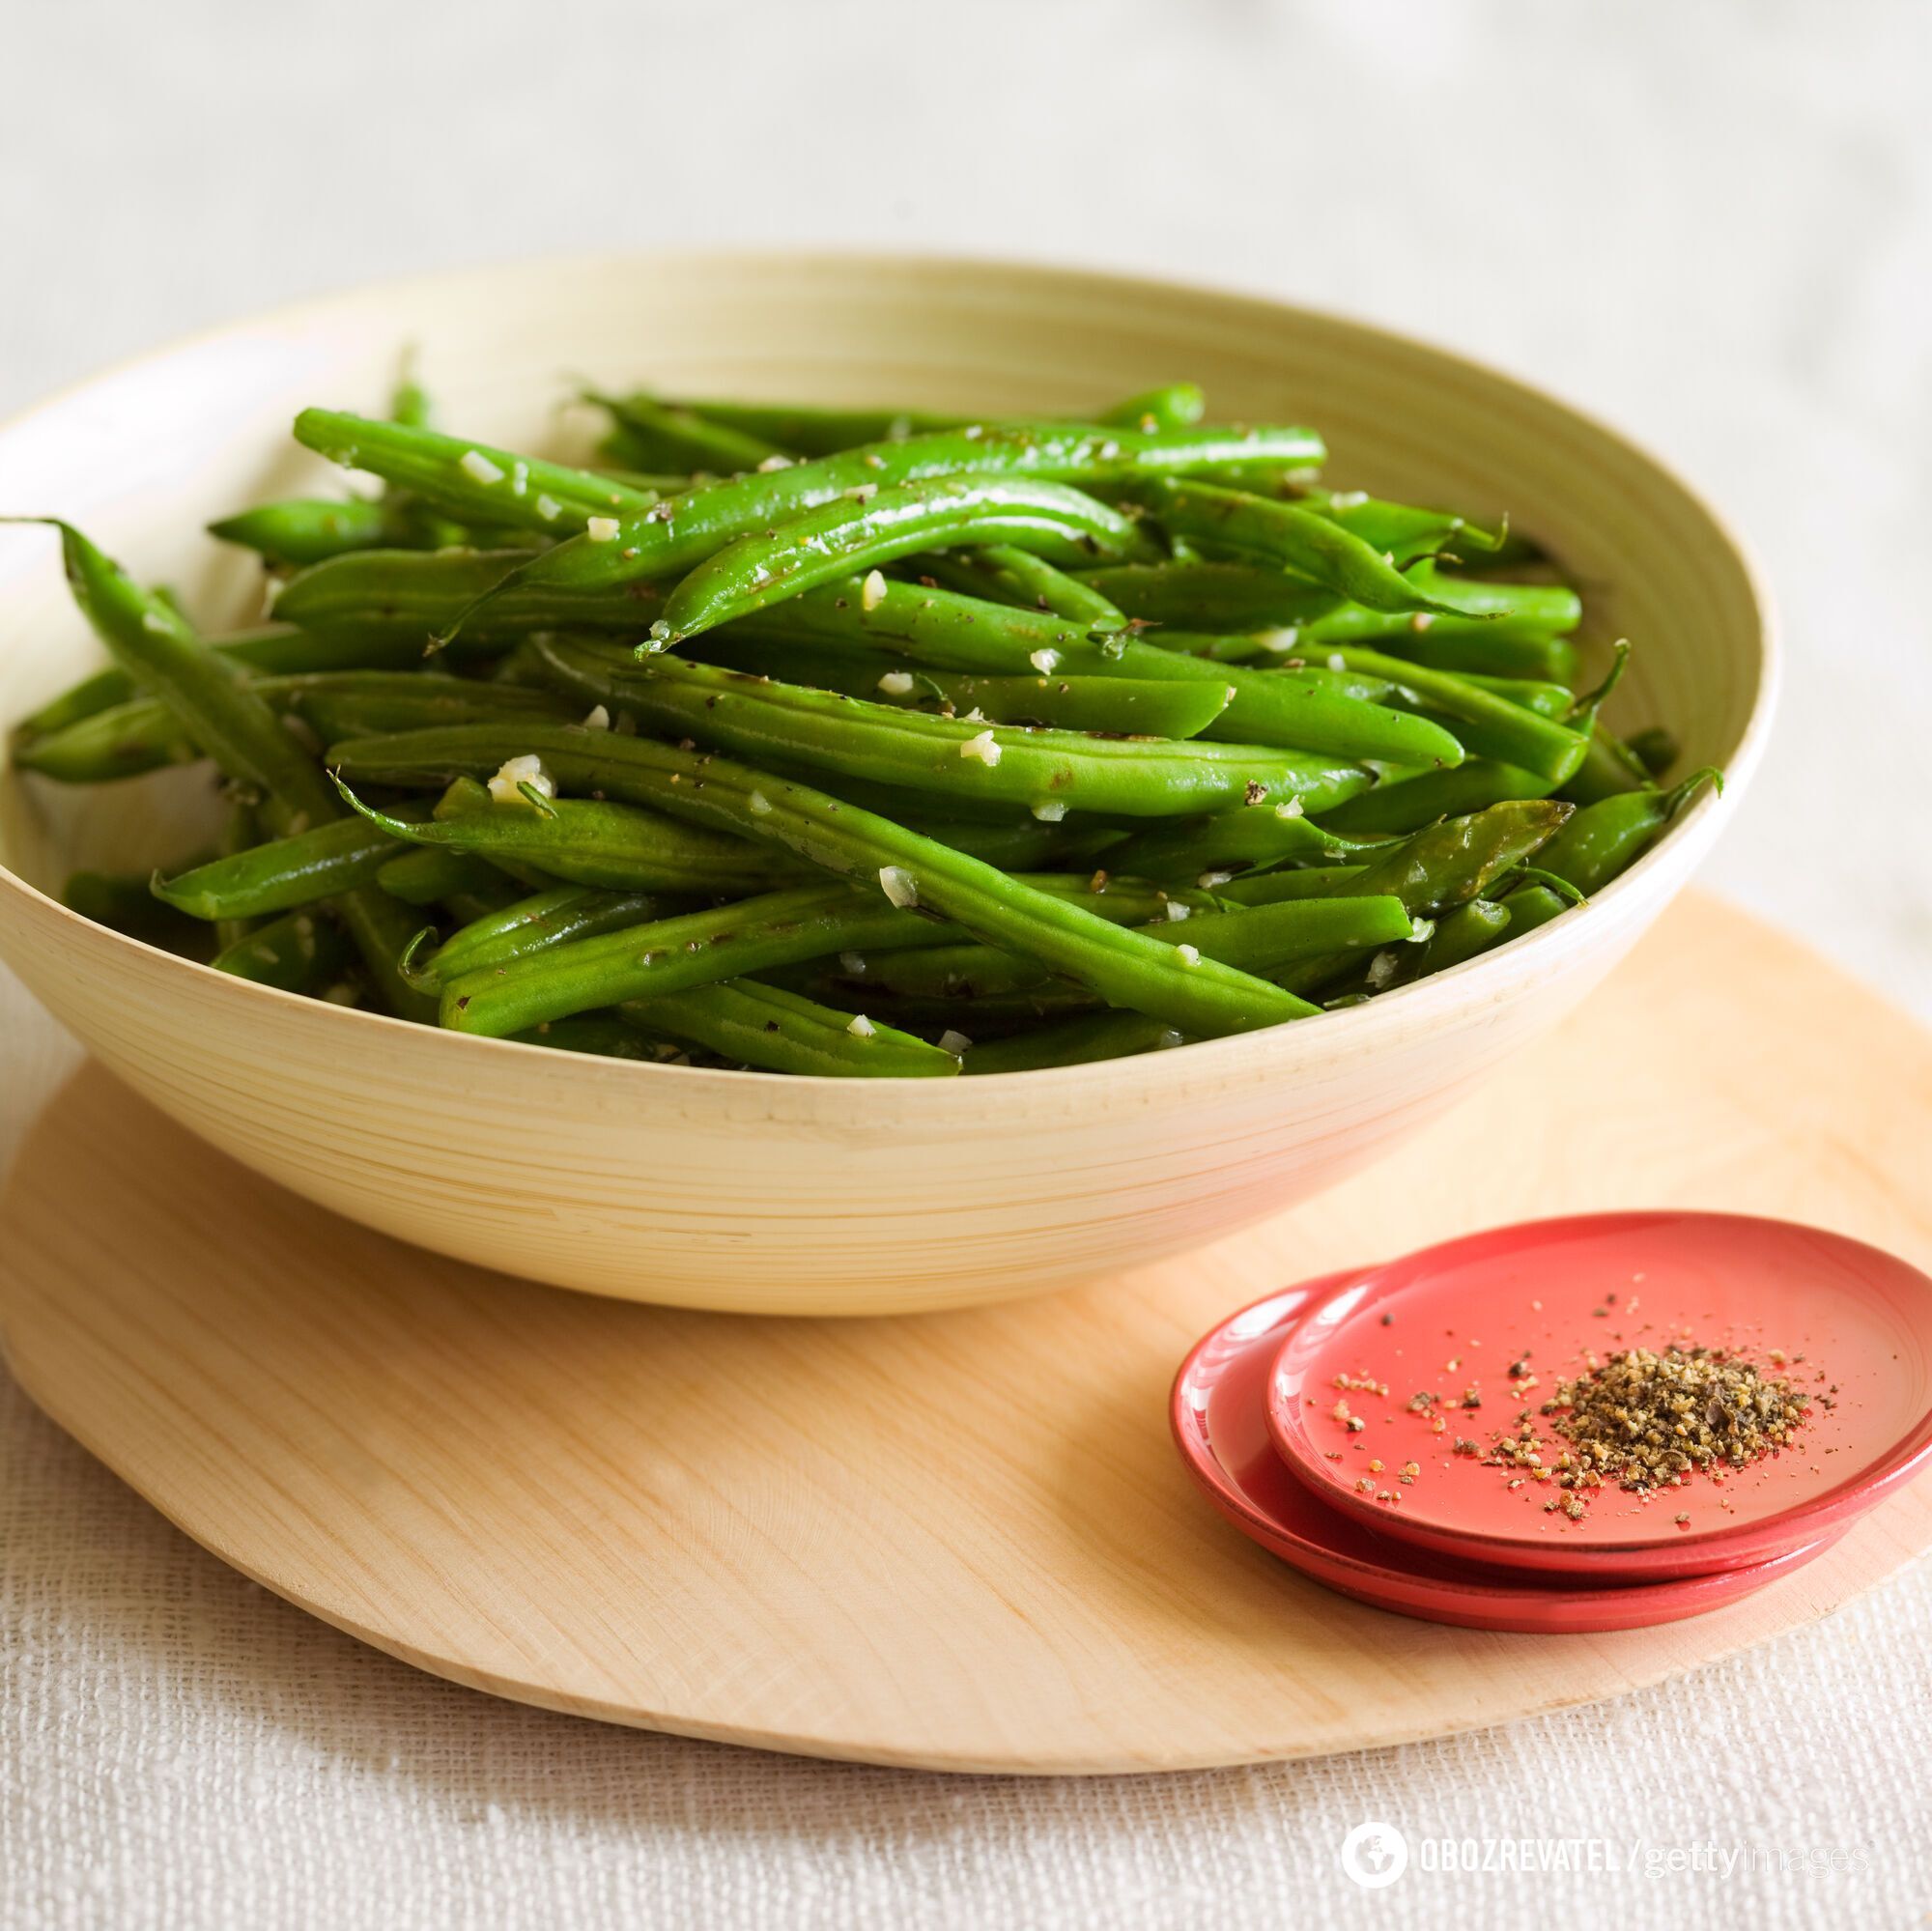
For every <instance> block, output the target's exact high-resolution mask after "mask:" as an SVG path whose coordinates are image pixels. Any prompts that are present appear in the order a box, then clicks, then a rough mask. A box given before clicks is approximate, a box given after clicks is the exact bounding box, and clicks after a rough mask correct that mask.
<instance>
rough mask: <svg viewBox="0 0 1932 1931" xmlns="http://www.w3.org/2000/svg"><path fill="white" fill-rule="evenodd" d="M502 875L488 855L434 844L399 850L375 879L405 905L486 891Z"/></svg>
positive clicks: (496, 882)
mask: <svg viewBox="0 0 1932 1931" xmlns="http://www.w3.org/2000/svg"><path fill="white" fill-rule="evenodd" d="M502 877H503V874H502V873H501V872H500V871H498V870H497V867H496V866H493V865H492V864H490V862H489V861H488V860H487V859H480V858H472V857H471V856H470V855H469V853H467V852H457V851H446V850H439V849H438V848H436V847H435V846H433V845H432V846H424V847H423V848H421V849H419V850H417V849H411V850H406V851H401V852H399V853H398V854H397V855H396V856H395V857H393V858H391V859H390V860H388V862H387V863H386V864H385V865H384V866H383V868H382V870H380V871H379V872H378V873H377V874H376V883H377V884H378V885H380V886H381V887H382V888H383V890H384V892H386V893H387V894H388V895H389V896H390V897H391V898H400V899H401V900H402V901H403V903H404V904H405V905H434V904H437V903H438V902H439V901H440V900H443V899H447V898H450V897H452V896H456V895H473V894H475V893H477V892H481V891H487V890H488V889H490V888H491V887H493V886H495V885H497V884H498V883H499V882H500V881H501V879H502Z"/></svg>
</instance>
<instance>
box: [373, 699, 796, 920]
mask: <svg viewBox="0 0 1932 1931" xmlns="http://www.w3.org/2000/svg"><path fill="white" fill-rule="evenodd" d="M586 735H594V733H586ZM358 809H360V810H361V811H362V814H363V816H364V817H365V818H367V819H369V820H370V822H371V823H373V824H377V825H380V826H381V827H382V828H383V829H384V831H385V832H386V833H387V834H388V835H389V837H391V838H398V839H403V840H406V841H407V842H409V843H412V844H420V845H427V846H433V847H439V848H441V849H443V850H448V851H458V852H465V853H469V854H473V855H476V856H479V857H483V858H488V859H491V860H494V861H502V860H508V861H510V862H512V863H514V864H517V865H520V866H527V867H532V868H534V870H535V871H537V872H539V873H541V874H543V875H545V876H547V877H551V878H557V879H561V880H563V881H564V882H565V883H566V884H570V885H589V886H596V887H599V888H600V889H602V890H604V891H607V892H669V893H690V894H696V895H703V896H710V897H721V896H727V895H730V894H732V893H737V892H749V891H755V890H757V889H758V888H759V887H761V886H765V885H769V884H770V883H771V882H772V881H773V880H774V879H776V878H782V877H787V876H790V875H793V874H795V872H796V870H797V867H796V866H792V865H788V864H787V863H786V862H785V861H784V860H783V859H782V858H776V857H774V856H773V854H771V853H770V852H767V851H765V850H762V849H761V848H760V847H758V846H756V845H752V844H747V843H746V842H745V841H744V840H743V839H742V838H728V837H725V836H722V835H720V834H719V833H716V832H708V831H704V830H701V829H700V828H698V827H697V826H695V825H683V824H679V823H678V822H677V821H676V820H675V819H674V818H667V817H665V816H663V815H662V814H661V813H660V812H657V811H647V810H643V809H639V807H638V806H636V805H618V804H611V803H609V802H600V801H598V800H596V799H590V798H557V799H554V800H546V801H544V802H543V803H542V804H540V805H539V804H532V803H528V802H526V801H525V800H523V799H510V800H499V799H497V798H494V797H493V796H492V795H491V793H490V792H489V791H488V790H486V789H485V788H484V787H483V786H482V785H481V784H479V783H477V782H476V781H475V780H474V779H470V778H459V779H458V780H457V781H455V782H454V783H453V784H452V785H450V787H449V789H448V790H447V791H446V792H445V793H444V795H443V798H442V800H441V802H440V804H439V805H438V806H437V808H436V815H435V816H434V817H433V818H431V819H428V820H422V821H412V820H411V819H409V818H408V816H407V815H405V814H399V813H396V812H385V811H377V810H375V809H373V808H371V807H369V806H366V805H365V806H361V807H359V808H358Z"/></svg>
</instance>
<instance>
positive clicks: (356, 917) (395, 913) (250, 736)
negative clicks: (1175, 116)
mask: <svg viewBox="0 0 1932 1931" xmlns="http://www.w3.org/2000/svg"><path fill="white" fill-rule="evenodd" d="M25 520H26V521H30V522H31V521H41V522H49V521H51V522H53V526H54V527H55V528H56V529H58V530H59V532H60V538H61V554H62V558H63V561H64V564H65V566H66V570H67V576H68V582H69V585H70V587H71V590H72V592H73V596H74V600H75V602H76V603H78V604H79V606H80V608H81V611H82V612H83V614H84V615H85V616H86V617H87V619H88V621H89V622H90V623H91V624H92V625H93V627H94V630H95V633H96V635H97V636H99V639H101V641H102V642H103V643H105V644H106V645H107V648H108V650H109V651H110V652H111V653H112V655H113V656H114V658H115V660H116V662H117V663H119V665H120V666H121V667H122V668H123V669H124V670H126V671H127V672H128V675H129V676H131V677H133V678H134V679H135V680H136V682H138V683H140V684H142V685H144V686H145V687H147V688H148V689H149V690H150V691H151V692H152V693H153V694H154V695H155V696H157V697H160V698H161V699H162V700H163V701H164V702H166V703H167V704H168V705H169V706H170V707H171V708H172V709H173V710H174V711H175V713H176V715H177V716H178V717H179V718H180V719H181V722H182V724H183V725H184V726H185V729H186V730H187V731H188V733H189V734H190V735H191V736H192V737H193V738H194V740H195V742H196V743H197V744H199V745H201V746H202V748H203V749H204V750H206V751H207V752H208V753H210V754H211V755H212V756H213V758H214V761H215V762H216V764H218V765H219V766H220V767H221V769H222V771H223V772H224V773H226V775H227V776H228V777H229V778H231V779H234V780H237V781H240V782H241V783H244V784H247V785H250V786H252V787H253V788H254V789H255V790H257V791H258V792H260V793H261V806H260V809H261V812H262V817H263V821H264V822H265V823H266V824H267V825H268V826H269V827H270V830H272V831H274V832H275V833H277V834H278V835H279V836H282V837H285V838H286V837H289V836H291V835H293V834H295V833H298V832H301V831H305V830H307V829H308V828H309V827H310V826H313V825H320V824H323V823H325V822H327V820H328V819H331V818H334V817H336V816H338V815H339V814H340V811H341V808H340V807H339V806H338V805H337V804H336V802H335V800H334V798H333V797H332V796H331V795H330V792H329V788H328V781H327V780H326V779H325V778H324V777H323V775H322V773H321V771H320V770H319V769H318V768H317V767H316V766H315V765H314V764H313V763H312V762H310V761H309V759H308V757H307V755H306V754H305V753H303V751H302V750H301V747H300V746H299V745H298V743H297V742H296V740H295V738H294V737H293V736H292V735H291V734H290V733H289V731H288V730H287V729H286V728H285V727H284V726H283V724H282V723H281V720H280V719H278V718H277V717H276V716H275V714H274V712H273V711H271V710H270V708H269V707H268V705H267V704H265V703H264V702H263V701H262V699H261V698H260V697H258V696H255V694H254V693H253V692H252V691H251V690H250V689H249V688H248V685H247V682H246V680H245V677H244V674H243V672H242V670H241V667H240V666H239V665H238V664H236V663H235V661H234V660H233V658H232V657H229V656H224V655H223V654H222V653H221V652H219V651H214V650H210V649H209V648H208V647H207V646H206V645H205V644H204V643H203V642H202V641H201V639H199V638H198V637H196V636H195V634H194V632H193V631H192V630H191V629H190V628H189V627H188V625H187V623H186V622H185V619H183V618H182V616H181V615H180V614H179V613H178V612H177V611H174V610H172V609H171V608H170V607H169V606H168V605H167V604H166V603H165V602H164V601H162V600H161V599H160V598H157V597H153V596H150V595H148V594H147V593H145V592H144V591H142V590H141V589H139V588H138V587H137V586H136V585H135V583H134V582H133V581H132V580H131V579H130V578H129V577H128V574H127V573H126V572H125V571H124V570H123V569H122V568H121V566H120V565H119V564H117V563H115V562H114V561H112V560H111V559H110V558H109V557H107V556H105V555H103V554H101V553H100V552H99V550H98V549H96V548H95V546H94V545H93V544H91V543H89V542H88V540H87V539H86V538H85V537H84V536H82V535H81V533H80V532H79V531H78V530H77V529H75V528H74V527H73V526H72V525H71V524H66V523H61V522H58V521H56V520H52V519H46V518H40V519H32V518H30V519H25ZM341 909H342V916H343V918H344V919H345V920H346V921H347V922H348V924H349V928H350V931H351V933H352V935H353V936H354V937H355V942H356V947H357V950H358V951H360V952H361V953H362V956H363V959H364V962H365V963H366V964H367V966H368V968H369V972H370V975H371V977H372V979H373V980H375V982H376V983H377V984H378V986H379V987H380V988H381V989H382V992H383V996H384V1001H385V1002H386V1003H387V1004H388V1005H389V1006H390V1007H391V1008H392V1009H393V1010H395V1011H397V1012H400V1013H403V1014H405V1015H409V1016H414V1015H417V1014H420V1013H421V1012H422V1010H423V1008H422V1005H421V1002H420V1001H419V1000H418V999H417V998H416V996H415V995H414V994H413V993H412V992H411V991H410V989H409V988H408V986H406V985H405V984H404V983H403V981H402V980H401V978H400V977H399V975H398V974H397V972H396V959H397V956H398V954H399V953H400V952H401V951H402V947H403V945H404V943H405V942H406V941H407V938H408V933H407V932H405V931H404V930H403V926H404V925H405V924H406V923H407V922H408V921H407V914H405V913H404V911H403V908H402V907H401V906H400V905H398V904H397V903H396V902H395V900H394V899H392V898H389V897H388V896H386V895H384V894H383V893H382V892H380V891H376V890H373V889H364V890H361V891H357V892H354V893H351V894H349V895H347V896H346V897H345V898H344V899H343V901H342V907H341Z"/></svg>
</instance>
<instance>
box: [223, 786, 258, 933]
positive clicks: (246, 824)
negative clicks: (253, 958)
mask: <svg viewBox="0 0 1932 1931" xmlns="http://www.w3.org/2000/svg"><path fill="white" fill-rule="evenodd" d="M261 838H262V829H261V826H260V825H259V824H258V823H257V822H256V819H255V808H254V805H253V804H252V802H251V801H250V800H249V799H248V798H246V797H245V796H242V795H241V794H237V795H235V796H233V797H231V798H230V799H229V800H228V801H227V809H226V811H225V812H224V813H223V816H222V822H221V836H220V838H218V839H217V840H216V842H215V848H214V855H215V856H216V857H217V858H234V857H235V856H236V855H237V854H238V853H240V852H244V851H246V850H248V849H249V847H250V846H251V845H255V844H258V843H260V842H261ZM255 923H256V922H255V920H253V919H252V918H248V917H246V916H243V917H240V918H232V919H220V920H217V921H216V922H215V926H214V943H215V946H216V947H217V948H220V949H225V948H227V947H229V946H232V945H233V944H235V942H236V941H237V940H238V939H241V938H245V937H246V936H247V934H248V932H249V931H250V930H252V929H253V927H254V925H255Z"/></svg>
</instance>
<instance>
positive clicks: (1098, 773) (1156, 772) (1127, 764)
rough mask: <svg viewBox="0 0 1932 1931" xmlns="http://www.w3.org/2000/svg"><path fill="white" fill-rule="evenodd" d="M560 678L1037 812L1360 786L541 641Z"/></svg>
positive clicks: (1345, 775)
mask: <svg viewBox="0 0 1932 1931" xmlns="http://www.w3.org/2000/svg"><path fill="white" fill-rule="evenodd" d="M538 648H539V649H540V650H541V651H542V652H543V654H544V658H545V661H546V663H548V664H549V665H550V666H551V667H552V668H553V670H554V672H555V674H556V677H557V679H558V681H559V682H560V683H563V684H565V685H566V687H567V688H569V689H571V690H573V691H575V692H577V693H578V694H579V695H581V696H593V697H596V698H598V699H599V700H603V701H609V702H612V703H616V704H621V705H623V706H624V707H625V708H626V709H627V710H631V711H635V712H636V713H637V715H638V716H639V718H640V719H642V720H645V721H647V722H648V723H650V724H652V725H653V726H654V727H655V728H657V729H659V730H663V731H668V732H671V733H676V734H682V735H685V736H689V737H692V738H696V739H697V740H699V741H701V742H703V743H706V744H710V745H716V746H718V747H720V748H722V749H724V750H725V751H728V752H731V753H736V754H738V755H740V756H745V757H753V758H757V759H760V760H762V761H763V762H765V763H767V764H776V765H780V766H782V767H785V768H802V769H805V770H808V771H824V772H827V773H830V774H832V775H833V777H832V781H834V782H836V781H838V778H840V777H845V778H860V779H864V780H866V781H869V782H872V783H875V784H890V785H894V786H896V787H899V788H902V789H904V790H907V791H913V792H931V793H936V794H938V795H939V796H941V797H947V798H952V797H958V796H962V795H963V796H966V797H974V798H980V799H998V800H1001V801H1003V802H1006V803H1010V804H1014V805H1024V806H1026V807H1028V808H1030V809H1033V810H1034V811H1036V812H1038V811H1040V810H1042V809H1044V810H1046V811H1047V812H1048V813H1050V814H1052V815H1059V813H1060V811H1063V810H1067V809H1072V810H1092V811H1097V812H1101V813H1103V814H1106V815H1108V816H1114V817H1162V816H1168V815H1172V814H1174V813H1177V812H1185V811H1198V810H1201V809H1204V808H1208V809H1211V808H1213V807H1214V806H1216V805H1224V804H1232V803H1235V802H1237V801H1239V800H1240V799H1242V798H1248V799H1251V800H1258V799H1260V798H1264V797H1269V798H1276V799H1283V800H1285V799H1289V798H1297V799H1301V800H1303V801H1304V802H1305V803H1306V804H1307V805H1309V806H1310V807H1311V808H1312V809H1316V810H1320V809H1322V807H1323V805H1324V804H1326V803H1329V802H1339V800H1340V799H1342V798H1345V797H1348V796H1350V795H1351V794H1352V793H1353V792H1354V791H1356V790H1358V789H1360V788H1361V787H1362V786H1363V785H1364V784H1365V783H1366V782H1367V779H1366V777H1365V775H1364V774H1363V773H1362V772H1361V771H1360V770H1359V769H1358V768H1357V767H1355V766H1353V765H1350V764H1338V763H1334V762H1329V763H1322V762H1321V761H1319V760H1318V759H1315V758H1312V757H1296V756H1293V755H1292V754H1290V753H1286V752H1283V751H1279V750H1273V749H1270V748H1267V747H1264V746H1254V745H1229V744H1218V743H1216V744H1208V743H1204V742H1181V743H1172V742H1168V741H1165V740H1162V739H1139V738H1127V739H1122V738H1105V737H1092V736H1085V735H1082V734H1081V733H1079V732H1074V731H1058V730H1028V729H1023V728H1014V727H1007V726H993V725H988V724H982V723H980V722H979V721H977V720H973V719H967V718H942V717H935V716H931V715H928V714H926V713H923V712H908V711H901V710H900V709H898V707H897V706H895V705H893V704H880V703H871V702H867V700H866V699H864V698H858V697H847V696H842V695H840V694H839V693H837V692H824V691H814V690H811V689H810V688H809V687H807V686H804V685H798V684H776V683H773V682H772V681H771V680H769V679H768V678H763V677H753V676H752V675H751V674H749V673H748V672H745V671H737V670H721V669H719V668H717V667H715V666H712V665H708V664H687V663H681V662H677V661H675V660H670V659H665V660H653V661H651V662H648V663H645V664H641V665H639V664H634V663H630V662H628V661H627V660H624V659H622V658H621V657H614V658H613V657H612V656H611V655H610V654H597V653H595V652H594V648H593V647H591V646H584V645H580V644H574V643H572V642H570V641H569V640H568V639H562V638H556V639H550V640H549V641H547V642H545V643H542V644H539V646H538Z"/></svg>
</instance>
